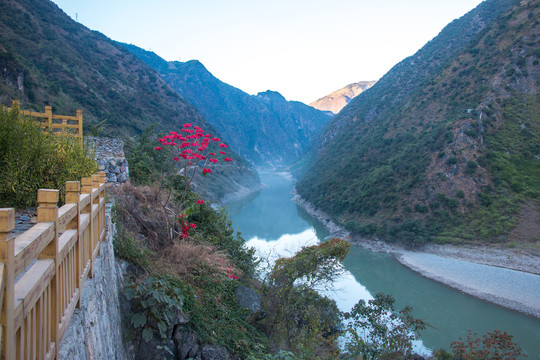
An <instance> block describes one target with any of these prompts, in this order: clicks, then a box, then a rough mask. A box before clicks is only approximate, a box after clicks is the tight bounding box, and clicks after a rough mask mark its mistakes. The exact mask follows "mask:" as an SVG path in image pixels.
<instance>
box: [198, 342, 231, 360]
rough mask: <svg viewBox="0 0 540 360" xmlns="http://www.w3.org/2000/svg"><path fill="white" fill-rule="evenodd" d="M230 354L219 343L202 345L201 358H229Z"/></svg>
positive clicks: (217, 359)
mask: <svg viewBox="0 0 540 360" xmlns="http://www.w3.org/2000/svg"><path fill="white" fill-rule="evenodd" d="M230 359H231V355H230V354H229V352H228V351H227V349H226V348H225V346H221V345H204V346H203V348H202V353H201V360H230Z"/></svg>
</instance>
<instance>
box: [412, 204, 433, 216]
mask: <svg viewBox="0 0 540 360" xmlns="http://www.w3.org/2000/svg"><path fill="white" fill-rule="evenodd" d="M414 211H416V212H419V213H421V214H426V213H427V212H428V211H429V209H428V207H427V206H426V205H424V204H414Z"/></svg>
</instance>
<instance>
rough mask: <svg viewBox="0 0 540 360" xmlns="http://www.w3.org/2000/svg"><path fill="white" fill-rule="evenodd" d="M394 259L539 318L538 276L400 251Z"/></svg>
mask: <svg viewBox="0 0 540 360" xmlns="http://www.w3.org/2000/svg"><path fill="white" fill-rule="evenodd" d="M395 255H396V259H397V260H398V261H399V262H401V263H402V264H403V265H405V266H407V267H409V268H411V269H412V270H414V271H417V272H419V273H420V274H422V275H423V276H425V277H427V278H430V279H433V280H436V281H440V282H442V283H444V284H446V285H448V286H451V287H453V288H456V289H458V290H460V291H463V292H465V293H467V294H470V295H473V296H476V297H478V298H480V299H483V300H486V301H489V302H493V303H496V304H499V305H502V306H504V307H507V308H510V309H514V310H517V311H520V312H523V313H525V314H528V315H532V316H535V317H537V318H540V275H535V274H531V273H526V272H521V271H515V270H511V269H505V268H501V267H494V266H488V265H483V264H476V263H471V262H467V261H462V260H457V259H450V258H445V257H441V256H438V255H434V254H428V253H423V252H411V251H403V250H402V251H400V252H399V253H395Z"/></svg>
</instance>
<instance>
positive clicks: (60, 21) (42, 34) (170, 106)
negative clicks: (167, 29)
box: [0, 0, 206, 135]
mask: <svg viewBox="0 0 540 360" xmlns="http://www.w3.org/2000/svg"><path fill="white" fill-rule="evenodd" d="M12 99H20V100H21V103H22V105H23V107H24V108H33V109H36V110H39V111H43V106H44V105H52V107H53V111H54V112H55V113H64V114H71V113H73V114H74V113H75V109H77V108H82V109H83V111H84V113H83V115H84V123H85V128H86V129H89V128H90V127H91V126H92V125H95V124H97V123H98V122H102V121H105V123H104V124H103V125H104V128H106V132H107V133H109V134H113V135H118V134H135V133H140V132H142V131H143V130H144V129H145V128H146V127H147V126H148V125H150V124H153V123H157V124H158V127H159V128H160V129H162V130H167V131H168V130H169V129H172V128H177V127H178V126H181V124H183V123H184V122H198V123H201V124H206V122H205V121H204V119H203V118H202V116H201V115H200V114H199V112H198V111H197V110H196V109H195V108H194V107H193V106H192V105H190V104H188V103H187V102H186V101H185V100H184V99H182V98H181V96H179V95H178V94H177V93H176V92H175V91H173V90H172V89H171V88H170V87H169V86H168V85H167V83H165V81H163V80H162V79H161V78H160V77H159V75H158V74H156V72H155V71H153V70H152V68H150V67H149V66H147V65H146V64H145V63H144V62H142V61H140V60H139V59H138V58H137V57H135V56H133V55H132V54H131V53H130V52H129V51H126V50H125V49H124V48H123V47H121V46H119V45H117V44H116V43H115V42H113V41H112V40H110V39H109V38H107V37H106V36H104V35H103V34H101V33H99V32H96V31H91V30H89V29H88V28H86V27H84V26H83V25H81V24H79V23H77V22H75V21H73V20H72V19H71V18H69V17H68V16H67V15H66V14H65V13H64V12H63V11H62V10H60V9H59V8H58V7H57V6H56V5H55V4H53V3H52V2H50V1H47V0H21V1H15V0H4V1H2V2H0V102H1V103H2V104H6V105H11V100H12ZM201 126H202V125H201Z"/></svg>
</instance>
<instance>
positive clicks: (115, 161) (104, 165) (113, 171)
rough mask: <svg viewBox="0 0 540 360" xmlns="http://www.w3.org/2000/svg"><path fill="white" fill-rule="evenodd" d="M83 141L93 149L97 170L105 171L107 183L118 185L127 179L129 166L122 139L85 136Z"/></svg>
mask: <svg viewBox="0 0 540 360" xmlns="http://www.w3.org/2000/svg"><path fill="white" fill-rule="evenodd" d="M84 143H85V144H87V145H88V146H90V147H91V148H92V149H94V151H95V154H96V155H95V158H96V161H97V162H98V165H99V171H105V176H106V179H107V183H113V184H116V185H119V184H122V183H125V182H126V181H128V180H129V167H128V162H127V160H126V157H125V156H124V142H123V141H122V140H120V139H113V138H105V137H94V136H87V137H85V138H84Z"/></svg>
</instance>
